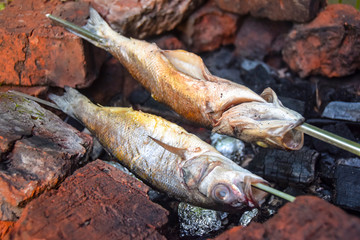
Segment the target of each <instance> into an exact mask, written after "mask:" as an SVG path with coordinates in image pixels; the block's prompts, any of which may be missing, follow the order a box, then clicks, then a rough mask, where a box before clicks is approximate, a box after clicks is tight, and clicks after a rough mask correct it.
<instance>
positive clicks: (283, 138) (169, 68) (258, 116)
mask: <svg viewBox="0 0 360 240" xmlns="http://www.w3.org/2000/svg"><path fill="white" fill-rule="evenodd" d="M53 20H56V18H55V19H54V18H53ZM56 21H59V20H56ZM60 21H62V22H61V24H63V25H64V24H65V25H66V27H67V28H68V29H69V30H70V31H71V32H73V33H75V34H76V35H78V36H80V37H82V38H85V39H86V40H88V41H90V42H91V43H93V44H94V45H96V46H98V47H100V48H103V49H105V50H106V51H108V52H110V53H111V54H112V55H113V56H115V57H116V58H117V59H118V60H119V61H120V62H121V63H122V64H123V65H124V66H125V67H126V68H127V69H128V71H129V72H130V73H131V75H132V76H133V77H134V78H135V79H136V80H138V81H139V82H140V83H141V84H142V85H143V86H144V87H145V88H146V89H147V90H148V91H150V92H151V94H152V97H153V98H154V99H156V100H157V101H159V102H162V103H165V104H166V105H168V106H170V107H171V108H172V109H173V110H175V111H176V112H177V113H179V114H180V115H182V116H184V117H185V118H187V119H188V120H191V121H193V122H196V123H198V124H201V125H203V126H205V127H208V128H211V129H212V130H213V131H215V132H218V133H222V134H227V135H230V136H234V137H236V138H239V139H241V140H244V141H246V142H254V143H257V144H258V145H260V146H263V147H267V146H270V147H276V148H282V149H287V150H297V149H300V148H301V147H302V145H303V133H302V132H300V131H297V130H296V129H295V128H296V127H297V126H299V125H300V124H302V123H303V121H304V118H303V117H302V116H301V115H300V114H298V113H297V112H295V111H292V110H290V109H288V108H286V107H284V106H283V105H282V104H281V102H280V101H279V99H278V98H277V96H276V94H275V92H274V91H273V90H271V89H270V88H267V89H265V90H264V91H263V93H262V94H261V95H258V94H256V93H255V92H253V91H252V90H250V89H249V88H247V87H245V86H243V85H239V84H236V83H233V82H231V81H229V80H226V79H223V78H219V77H216V76H214V75H212V74H211V73H210V72H209V71H208V69H207V68H206V66H205V65H204V63H203V61H202V59H201V58H200V57H199V56H197V55H195V54H193V53H190V52H187V51H183V50H173V51H167V50H161V49H160V48H158V47H157V46H156V44H151V43H148V42H146V41H140V40H136V39H132V38H126V37H124V36H122V35H120V34H118V33H116V32H115V31H113V30H112V29H111V28H110V26H109V25H108V24H107V23H106V22H105V21H104V20H103V19H102V18H101V16H100V15H99V14H98V13H97V12H96V11H95V10H94V9H92V8H90V19H89V20H88V23H87V25H85V26H84V27H83V28H80V27H77V26H75V25H73V24H72V25H71V24H70V23H64V21H63V20H60ZM69 24H70V25H69Z"/></svg>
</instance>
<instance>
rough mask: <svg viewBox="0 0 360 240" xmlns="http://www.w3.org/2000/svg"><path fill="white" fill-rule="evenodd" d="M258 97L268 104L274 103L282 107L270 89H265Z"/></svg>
mask: <svg viewBox="0 0 360 240" xmlns="http://www.w3.org/2000/svg"><path fill="white" fill-rule="evenodd" d="M260 96H261V97H262V98H263V99H265V101H267V102H268V103H274V104H275V105H276V106H280V107H283V105H282V103H281V102H280V100H279V98H278V96H277V95H276V93H275V92H274V90H272V89H271V88H269V87H268V88H265V89H264V91H263V92H262V93H261V94H260Z"/></svg>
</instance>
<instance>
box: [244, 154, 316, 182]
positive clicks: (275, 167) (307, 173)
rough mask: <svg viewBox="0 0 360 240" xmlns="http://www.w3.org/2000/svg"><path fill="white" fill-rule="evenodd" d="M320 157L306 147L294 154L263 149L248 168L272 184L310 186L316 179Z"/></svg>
mask: <svg viewBox="0 0 360 240" xmlns="http://www.w3.org/2000/svg"><path fill="white" fill-rule="evenodd" d="M318 156H319V154H318V153H317V152H316V151H315V150H311V149H308V148H305V147H304V148H302V149H301V150H299V151H293V152H285V151H282V150H276V149H261V150H260V151H259V153H258V154H256V155H255V157H254V159H253V160H252V161H251V162H250V163H249V167H248V168H249V170H250V171H251V172H253V173H255V174H258V175H260V176H262V177H264V178H265V179H266V180H268V181H271V182H277V183H285V184H289V183H290V184H303V185H308V184H310V183H311V182H312V181H313V180H314V179H315V164H316V161H317V159H318Z"/></svg>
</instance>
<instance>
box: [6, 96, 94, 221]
mask: <svg viewBox="0 0 360 240" xmlns="http://www.w3.org/2000/svg"><path fill="white" fill-rule="evenodd" d="M91 147H92V138H91V137H90V136H89V135H87V134H83V133H80V132H79V131H77V130H76V129H74V128H73V127H71V126H69V125H67V124H66V123H64V122H63V121H62V120H61V119H60V118H59V117H58V116H56V115H55V114H53V113H52V112H50V111H48V110H45V109H44V108H42V107H41V106H39V105H38V104H37V103H35V102H32V101H29V100H27V99H24V98H22V97H18V96H16V95H14V94H10V93H0V155H1V161H0V209H1V211H0V220H1V221H16V220H17V219H18V218H19V217H20V215H21V212H22V210H23V207H24V206H25V205H26V204H27V203H28V202H30V201H31V200H32V199H33V198H34V197H37V196H38V195H39V194H41V193H42V192H44V191H46V190H47V189H50V188H53V187H55V186H56V185H57V184H58V183H59V182H61V181H62V180H63V179H64V178H65V177H66V176H68V175H70V174H71V173H72V172H73V171H74V170H75V169H76V168H77V167H78V166H79V165H81V164H84V163H85V162H86V161H87V158H88V153H89V151H90V149H91Z"/></svg>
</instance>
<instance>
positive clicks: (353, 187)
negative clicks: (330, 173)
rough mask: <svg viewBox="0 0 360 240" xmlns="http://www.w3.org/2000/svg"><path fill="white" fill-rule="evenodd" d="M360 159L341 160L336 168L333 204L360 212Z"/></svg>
mask: <svg viewBox="0 0 360 240" xmlns="http://www.w3.org/2000/svg"><path fill="white" fill-rule="evenodd" d="M359 164H360V159H359V158H350V159H341V160H339V161H338V165H337V167H336V173H335V177H336V181H335V204H337V205H339V206H341V207H343V208H346V209H351V210H355V211H358V212H360V165H359Z"/></svg>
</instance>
